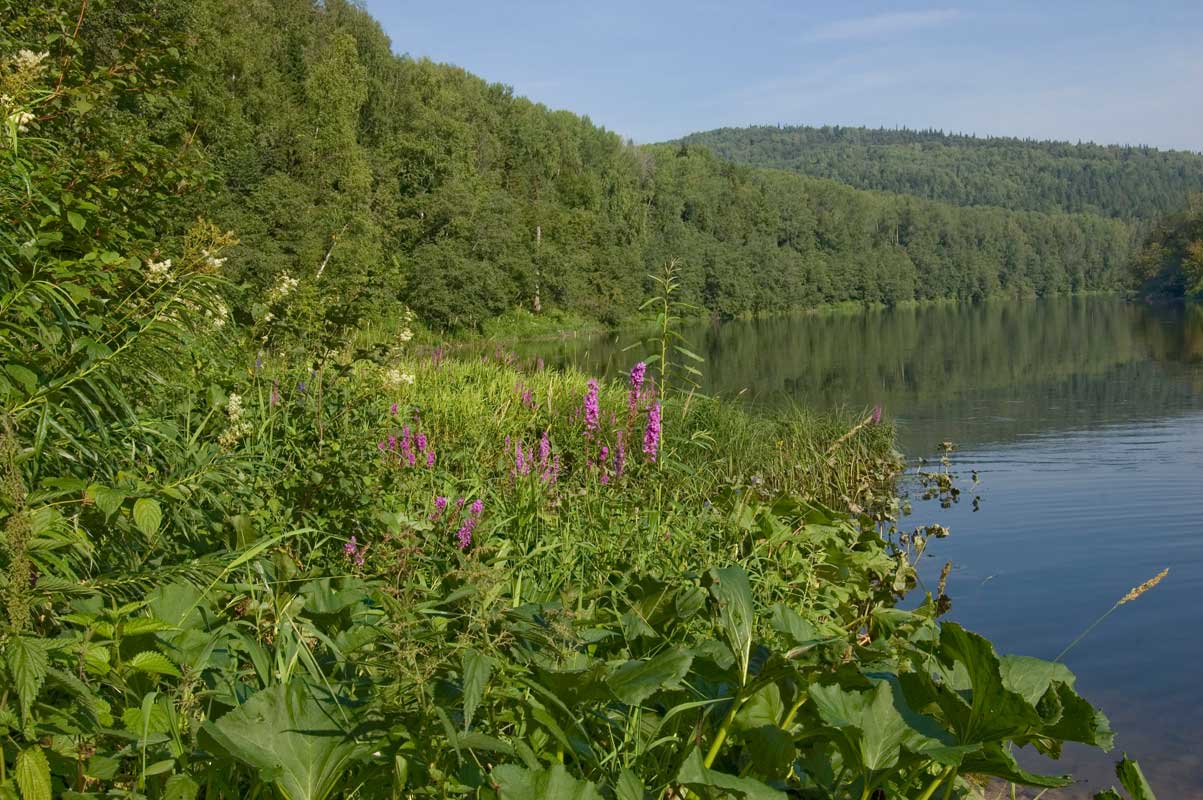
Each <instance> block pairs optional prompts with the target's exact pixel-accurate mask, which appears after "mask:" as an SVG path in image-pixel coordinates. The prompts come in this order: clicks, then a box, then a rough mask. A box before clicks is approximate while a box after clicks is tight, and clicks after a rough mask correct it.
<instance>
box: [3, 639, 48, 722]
mask: <svg viewBox="0 0 1203 800" xmlns="http://www.w3.org/2000/svg"><path fill="white" fill-rule="evenodd" d="M5 651H6V652H5V660H6V661H7V662H8V671H9V673H10V674H11V675H12V677H13V683H14V684H15V685H16V689H17V697H18V698H19V699H20V701H21V717H22V718H23V719H28V718H29V712H30V709H32V708H33V702H34V700H36V699H37V696H38V692H39V691H40V690H41V688H42V682H43V681H45V680H46V671H47V668H48V667H49V666H50V657H49V655H48V651H47V649H46V645H45V644H44V643H42V642H41V641H40V640H37V639H26V638H24V637H20V636H14V637H13V638H11V639H9V641H8V644H7V645H6V646H5Z"/></svg>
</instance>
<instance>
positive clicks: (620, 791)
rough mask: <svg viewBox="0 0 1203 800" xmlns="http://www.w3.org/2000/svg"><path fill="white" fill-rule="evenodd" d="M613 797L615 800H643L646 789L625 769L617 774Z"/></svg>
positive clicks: (632, 773)
mask: <svg viewBox="0 0 1203 800" xmlns="http://www.w3.org/2000/svg"><path fill="white" fill-rule="evenodd" d="M614 796H615V798H617V800H645V798H646V797H647V788H646V787H645V786H644V785H643V782H642V781H640V780H639V778H637V777H635V773H634V772H631V771H630V770H629V769H627V768H626V767H623V769H622V771H621V772H619V773H618V783H617V784H616V785H615V787H614Z"/></svg>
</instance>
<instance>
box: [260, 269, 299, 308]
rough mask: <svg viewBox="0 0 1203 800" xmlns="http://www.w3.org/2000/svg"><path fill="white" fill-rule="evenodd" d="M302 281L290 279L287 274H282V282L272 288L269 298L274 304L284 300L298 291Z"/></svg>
mask: <svg viewBox="0 0 1203 800" xmlns="http://www.w3.org/2000/svg"><path fill="white" fill-rule="evenodd" d="M298 284H300V281H299V280H297V279H296V278H292V277H289V275H288V273H287V272H284V273H281V274H280V280H279V281H278V282H277V283H276V285H275V286H273V287H272V290H271V291H270V292H268V293H267V298H268V299H269V300H271V301H272V302H273V303H275V302H277V301H279V300H283V299H284V298H285V297H288V295H290V294H292V293H293V292H295V291H296V288H297V285H298Z"/></svg>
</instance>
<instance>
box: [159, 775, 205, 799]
mask: <svg viewBox="0 0 1203 800" xmlns="http://www.w3.org/2000/svg"><path fill="white" fill-rule="evenodd" d="M199 793H200V784H198V783H197V782H196V781H194V780H192V778H190V777H188V776H187V775H172V776H171V777H170V778H168V779H167V784H166V785H165V786H164V787H163V800H196V796H197V794H199Z"/></svg>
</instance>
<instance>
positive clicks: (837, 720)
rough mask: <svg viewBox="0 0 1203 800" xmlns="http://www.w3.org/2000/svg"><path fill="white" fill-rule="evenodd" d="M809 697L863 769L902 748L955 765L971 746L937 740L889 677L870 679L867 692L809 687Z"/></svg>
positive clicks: (883, 763) (882, 765)
mask: <svg viewBox="0 0 1203 800" xmlns="http://www.w3.org/2000/svg"><path fill="white" fill-rule="evenodd" d="M810 697H811V699H812V700H813V701H814V704H815V706H816V708H817V709H818V711H819V716H820V717H822V719H823V721H824V722H826V723H827V724H828V725H830V726H831V727H833V728H836V729H837V730H839V731H840V733H841V734H843V737H844V743H845V745H846V746H845V747H842V748H841V749H842V750H843V751H844V752H845V753H846V754H847V756H848V757H849V758H850V759H855V761H856V762H857V763H858V764H859V765H860V766H862V767H863V768H864V769H867V770H871V771H874V772H878V771H881V770H886V769H889V768H891V767H893V766H894V765H896V764H897V763H898V759H899V755H900V752H901V750H902V749H906V750H907V751H909V752H912V753H916V754H920V755H926V756H927V757H928V758H931V759H933V760H935V761H938V762H940V763H944V764H955V763H958V762H959V761H960V760H961V758H962V757H963V756H964V755H965V754H966V753H969V752H973V751H975V750H976V749H977V745H968V746H963V747H954V746H951V745H949V744H948V743H946V742H944V741H941V740H940V739H939V738H937V737H938V736H940V735H941V734H940V731H939V729H938V727H937V726H936V724H935V722H934V720H931V719H928V718H926V717H923V716H921V715H919V714H917V713H915V712H914V711H913V710H912V709H911V708H910V707H909V706H907V705H906V701H905V699H904V698H903V696H902V692H901V691H900V690H898V689H897V687H896V686H895V685H894V684H893V683H891V682H890V681H886V680H880V681H876V682H875V685H874V686H873V688H872V689H871V690H869V691H846V690H844V689H842V688H840V687H839V686H822V685H815V686H811V687H810Z"/></svg>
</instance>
